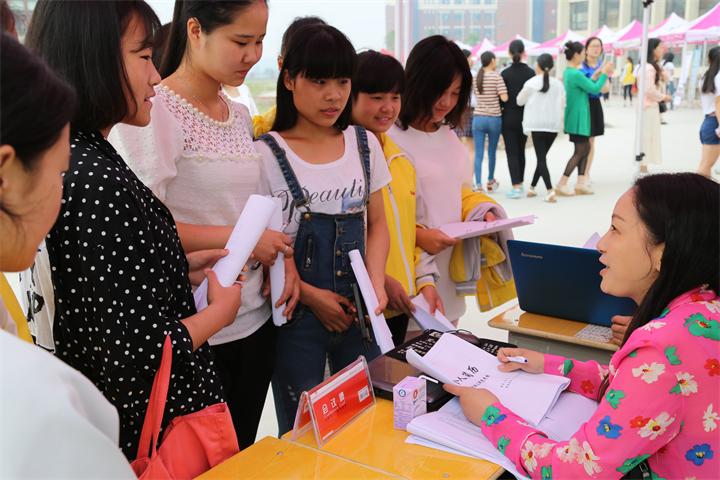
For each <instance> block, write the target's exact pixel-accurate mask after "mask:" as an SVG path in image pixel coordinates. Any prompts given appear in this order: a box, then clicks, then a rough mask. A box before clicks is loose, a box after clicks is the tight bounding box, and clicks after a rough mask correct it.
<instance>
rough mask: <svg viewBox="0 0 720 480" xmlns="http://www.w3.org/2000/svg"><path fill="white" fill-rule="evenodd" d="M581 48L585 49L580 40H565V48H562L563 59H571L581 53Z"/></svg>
mask: <svg viewBox="0 0 720 480" xmlns="http://www.w3.org/2000/svg"><path fill="white" fill-rule="evenodd" d="M583 50H585V47H584V46H583V44H582V43H580V42H573V41H569V42H565V48H564V49H563V52H564V53H565V59H566V60H568V61H569V60H572V58H573V57H574V56H575V55H578V54H580V53H582V51H583Z"/></svg>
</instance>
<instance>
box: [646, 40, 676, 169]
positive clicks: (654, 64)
mask: <svg viewBox="0 0 720 480" xmlns="http://www.w3.org/2000/svg"><path fill="white" fill-rule="evenodd" d="M664 53H665V45H664V44H663V43H662V42H661V41H660V39H659V38H651V39H649V40H648V49H647V65H645V71H644V72H642V73H641V75H643V74H644V75H645V98H643V99H642V101H643V131H642V141H643V143H642V151H643V154H644V156H643V158H642V160H641V161H640V172H641V173H647V172H648V164H649V163H652V164H655V165H658V164H660V163H662V137H661V135H660V109H659V108H658V103H659V102H669V101H670V100H672V99H671V98H670V96H669V95H666V94H664V93H663V92H662V89H661V88H660V82H661V80H662V78H663V70H662V67H661V66H660V64H659V62H660V59H661V58H662V57H663V55H664Z"/></svg>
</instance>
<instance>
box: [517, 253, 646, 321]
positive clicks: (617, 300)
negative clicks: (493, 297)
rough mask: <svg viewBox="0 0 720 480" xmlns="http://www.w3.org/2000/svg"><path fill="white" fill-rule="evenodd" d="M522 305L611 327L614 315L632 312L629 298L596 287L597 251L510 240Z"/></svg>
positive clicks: (552, 314) (600, 266) (554, 314)
mask: <svg viewBox="0 0 720 480" xmlns="http://www.w3.org/2000/svg"><path fill="white" fill-rule="evenodd" d="M508 250H509V252H510V263H511V265H512V272H513V276H514V277H515V288H516V289H517V295H518V301H519V303H520V308H522V309H523V310H525V311H526V312H532V313H537V314H540V315H548V316H551V317H558V318H565V319H568V320H575V321H578V322H585V323H593V324H596V325H602V326H605V327H609V326H610V325H611V323H612V322H611V319H612V317H613V315H632V314H633V312H634V311H635V308H636V305H635V302H633V301H632V300H631V299H629V298H621V297H613V296H612V295H608V294H606V293H603V291H602V290H600V281H601V277H600V270H602V268H603V265H602V264H601V263H600V260H599V259H600V252H598V251H597V250H591V249H588V248H576V247H564V246H561V245H549V244H545V243H533V242H524V241H521V240H509V241H508Z"/></svg>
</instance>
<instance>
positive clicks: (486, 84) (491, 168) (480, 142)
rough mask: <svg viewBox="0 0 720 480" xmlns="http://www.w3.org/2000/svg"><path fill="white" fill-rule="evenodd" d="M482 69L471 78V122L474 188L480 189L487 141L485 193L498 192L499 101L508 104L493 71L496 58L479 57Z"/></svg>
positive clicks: (491, 56) (501, 85)
mask: <svg viewBox="0 0 720 480" xmlns="http://www.w3.org/2000/svg"><path fill="white" fill-rule="evenodd" d="M480 63H481V65H482V67H481V68H480V70H479V71H478V73H477V75H476V76H475V78H474V79H473V93H474V95H475V99H476V100H475V110H474V112H473V119H472V131H473V140H474V141H475V163H474V165H475V168H474V171H475V188H476V189H477V190H482V164H483V157H484V154H485V137H486V136H487V139H488V181H487V184H486V188H487V191H488V192H494V191H496V190H497V189H498V186H499V183H498V181H497V180H495V158H496V154H497V146H498V141H499V140H500V132H501V131H502V111H501V109H500V102H501V101H503V102H507V101H508V94H507V88H506V87H505V81H504V80H503V79H502V77H501V76H500V75H499V74H498V73H497V72H496V71H495V69H496V68H497V59H496V58H495V54H494V53H492V52H483V53H482V55H480Z"/></svg>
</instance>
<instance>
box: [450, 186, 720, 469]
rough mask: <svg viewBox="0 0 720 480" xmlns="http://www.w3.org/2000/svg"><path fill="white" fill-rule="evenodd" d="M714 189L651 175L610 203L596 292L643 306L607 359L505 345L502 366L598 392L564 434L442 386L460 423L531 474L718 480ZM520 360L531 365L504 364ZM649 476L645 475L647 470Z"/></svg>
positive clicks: (719, 361)
mask: <svg viewBox="0 0 720 480" xmlns="http://www.w3.org/2000/svg"><path fill="white" fill-rule="evenodd" d="M719 208H720V185H718V184H717V183H715V182H713V181H712V180H709V179H707V178H705V177H702V176H700V175H697V174H694V173H681V174H660V175H650V176H646V177H643V178H640V179H638V180H637V181H636V183H635V185H634V187H633V188H631V189H630V190H628V191H627V192H626V193H625V194H624V195H623V196H622V197H620V199H619V200H618V202H617V204H616V205H615V210H614V212H613V215H612V224H611V226H610V230H609V231H608V232H607V233H606V234H605V236H604V237H603V238H602V240H601V241H600V243H598V250H600V252H601V253H602V256H601V257H600V261H601V262H602V263H603V264H604V265H605V266H606V268H605V269H603V270H602V271H601V272H600V275H601V276H602V283H601V289H602V290H603V291H604V292H606V293H609V294H612V295H616V296H622V297H630V298H632V299H634V300H635V301H636V302H637V304H638V308H637V311H636V312H635V315H634V316H633V319H632V321H631V322H630V325H629V326H628V330H627V332H626V334H625V339H624V341H623V344H622V346H621V348H620V350H619V351H617V352H616V353H615V354H614V355H613V357H612V359H611V360H610V365H608V366H604V365H600V364H598V363H597V362H580V361H575V360H571V359H566V358H562V357H558V356H555V355H543V354H541V353H538V352H533V351H531V350H526V349H522V348H520V349H502V350H500V352H499V353H498V359H499V360H500V361H501V362H503V364H502V365H501V366H500V369H502V370H504V371H511V370H516V369H519V368H522V369H523V370H525V371H527V372H531V373H541V372H545V373H553V374H556V375H557V374H559V375H564V376H566V377H568V378H570V379H571V383H570V387H569V389H570V391H573V392H576V393H580V394H582V395H585V396H587V397H590V398H593V399H599V404H598V408H597V411H596V412H595V414H594V415H593V416H592V418H590V420H588V421H587V422H586V423H585V424H583V425H582V426H581V427H580V429H579V430H578V431H577V432H576V433H575V434H574V435H573V436H572V437H571V438H570V440H569V441H564V442H556V441H553V440H551V439H549V438H547V437H546V436H545V434H543V433H542V432H540V431H539V430H537V429H535V428H533V427H532V426H529V425H528V424H527V423H525V422H524V421H523V419H521V418H520V417H518V416H517V415H516V414H514V413H513V412H512V411H510V410H509V409H507V408H506V407H505V406H503V405H502V404H501V403H500V402H499V401H498V399H497V398H496V397H495V396H494V395H493V394H492V393H490V392H489V391H487V390H485V389H472V388H461V387H457V386H454V385H446V387H445V388H446V389H447V390H448V391H449V392H451V393H453V394H455V395H458V396H459V397H460V402H461V404H462V408H463V411H464V413H465V415H466V416H467V418H468V419H469V420H470V421H471V422H473V423H475V424H476V425H478V426H480V427H481V429H482V431H483V433H484V434H485V435H486V436H487V438H488V439H490V440H491V441H492V442H493V443H494V444H496V445H497V446H498V449H499V450H500V451H501V452H503V454H504V455H505V456H507V457H508V458H509V459H510V460H512V461H513V462H514V463H515V464H516V465H517V467H518V470H519V471H520V472H526V473H527V475H528V476H530V477H532V478H542V479H550V478H572V479H576V478H621V477H623V476H625V475H628V476H629V477H632V478H649V479H660V478H664V479H671V478H672V479H675V478H681V479H688V478H697V479H701V478H707V479H711V478H712V479H717V478H720V451H719V450H720V430H718V424H720V413H719V412H720V298H718V296H717V295H716V293H715V292H717V291H718V283H720V282H719V277H720V269H719V267H718V266H719V265H720V253H719V250H720V238H719V236H720V233H719V232H720V224H719V218H720V212H719V211H718V210H719ZM515 355H522V356H524V357H526V358H527V359H528V363H527V364H520V363H514V362H509V361H508V360H507V357H508V356H515ZM643 473H644V474H646V475H647V476H644V475H643Z"/></svg>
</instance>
